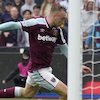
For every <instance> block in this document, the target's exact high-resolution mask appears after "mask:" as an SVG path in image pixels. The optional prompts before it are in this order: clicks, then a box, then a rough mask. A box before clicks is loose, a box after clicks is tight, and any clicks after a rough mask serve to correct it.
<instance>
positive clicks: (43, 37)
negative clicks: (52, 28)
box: [37, 34, 57, 43]
mask: <svg viewBox="0 0 100 100" xmlns="http://www.w3.org/2000/svg"><path fill="white" fill-rule="evenodd" d="M37 39H38V40H42V41H50V42H54V43H55V42H56V40H57V38H56V37H51V36H49V35H45V36H41V35H40V34H38V37H37Z"/></svg>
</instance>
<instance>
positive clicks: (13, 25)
mask: <svg viewBox="0 0 100 100" xmlns="http://www.w3.org/2000/svg"><path fill="white" fill-rule="evenodd" d="M20 28H21V25H20V23H19V22H13V21H11V22H6V23H3V24H0V31H8V30H15V29H20Z"/></svg>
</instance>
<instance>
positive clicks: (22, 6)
mask: <svg viewBox="0 0 100 100" xmlns="http://www.w3.org/2000/svg"><path fill="white" fill-rule="evenodd" d="M55 4H59V5H62V6H64V7H65V8H66V10H67V7H68V1H67V0H0V23H5V22H9V21H15V22H17V21H22V20H28V19H31V18H36V17H46V16H48V14H49V13H50V9H51V7H52V5H55ZM61 28H62V30H63V34H64V37H65V39H66V42H67V34H68V19H67V17H66V21H65V22H64V23H63V25H62V26H61ZM23 33H24V34H23ZM4 46H5V47H13V46H17V47H29V39H28V33H27V32H24V31H22V30H12V31H6V32H1V35H0V47H4Z"/></svg>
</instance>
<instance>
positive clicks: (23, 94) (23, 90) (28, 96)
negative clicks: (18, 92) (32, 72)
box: [22, 88, 32, 98]
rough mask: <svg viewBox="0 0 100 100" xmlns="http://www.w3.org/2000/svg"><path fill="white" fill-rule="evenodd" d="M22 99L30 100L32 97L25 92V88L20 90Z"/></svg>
mask: <svg viewBox="0 0 100 100" xmlns="http://www.w3.org/2000/svg"><path fill="white" fill-rule="evenodd" d="M22 97H25V98H32V95H30V93H29V92H27V91H26V90H25V88H23V89H22Z"/></svg>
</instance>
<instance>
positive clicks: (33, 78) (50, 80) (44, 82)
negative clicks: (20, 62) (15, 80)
mask: <svg viewBox="0 0 100 100" xmlns="http://www.w3.org/2000/svg"><path fill="white" fill-rule="evenodd" d="M58 82H59V79H58V78H56V77H55V76H54V75H53V74H52V68H51V67H47V68H42V69H39V70H37V71H33V73H30V72H28V77H27V80H26V83H27V84H29V85H31V86H37V85H38V86H40V87H43V88H46V89H48V90H53V89H54V88H55V87H56V85H57V84H58Z"/></svg>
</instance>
